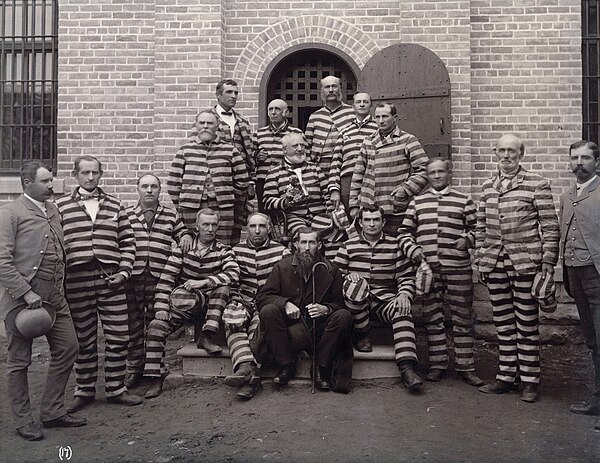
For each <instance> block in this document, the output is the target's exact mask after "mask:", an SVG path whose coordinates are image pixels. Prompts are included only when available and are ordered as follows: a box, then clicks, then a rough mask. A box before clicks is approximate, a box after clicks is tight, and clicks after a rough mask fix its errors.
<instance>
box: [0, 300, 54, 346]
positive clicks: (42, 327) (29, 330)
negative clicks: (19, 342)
mask: <svg viewBox="0 0 600 463" xmlns="http://www.w3.org/2000/svg"><path fill="white" fill-rule="evenodd" d="M55 320H56V311H55V310H54V306H53V305H52V304H50V303H49V302H46V301H43V302H42V306H41V307H38V308H37V309H28V308H27V304H26V303H25V302H23V303H22V304H19V305H17V306H16V307H14V308H13V309H12V310H11V311H10V312H8V314H7V315H6V320H5V322H6V329H7V330H8V331H10V332H11V333H12V334H13V335H15V336H19V337H21V338H26V339H34V338H37V337H39V336H43V335H45V334H47V333H48V332H49V331H50V330H51V329H52V327H53V326H54V322H55Z"/></svg>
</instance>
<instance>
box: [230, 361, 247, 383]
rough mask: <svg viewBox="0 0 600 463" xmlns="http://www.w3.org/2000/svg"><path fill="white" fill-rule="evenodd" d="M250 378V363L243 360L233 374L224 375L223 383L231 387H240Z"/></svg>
mask: <svg viewBox="0 0 600 463" xmlns="http://www.w3.org/2000/svg"><path fill="white" fill-rule="evenodd" d="M251 378H252V368H251V364H250V362H243V363H241V364H240V366H239V368H238V370H237V371H236V372H235V373H234V374H233V375H229V376H225V384H227V385H228V386H231V387H242V386H243V385H244V384H247V383H250V379H251Z"/></svg>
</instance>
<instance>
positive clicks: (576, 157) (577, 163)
mask: <svg viewBox="0 0 600 463" xmlns="http://www.w3.org/2000/svg"><path fill="white" fill-rule="evenodd" d="M599 159H600V158H599ZM569 161H570V163H571V170H572V171H573V173H574V174H575V177H577V181H578V182H579V183H585V182H587V181H588V180H589V179H591V178H592V177H593V176H594V174H595V173H596V169H597V168H598V159H595V158H594V153H593V152H592V150H591V149H589V148H588V147H587V146H582V147H580V148H576V149H574V150H572V151H571V156H570V158H569Z"/></svg>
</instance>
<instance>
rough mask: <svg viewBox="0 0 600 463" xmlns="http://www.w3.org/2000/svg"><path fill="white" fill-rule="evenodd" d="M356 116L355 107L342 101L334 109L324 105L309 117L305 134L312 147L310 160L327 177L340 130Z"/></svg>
mask: <svg viewBox="0 0 600 463" xmlns="http://www.w3.org/2000/svg"><path fill="white" fill-rule="evenodd" d="M355 117H356V116H354V108H352V106H350V105H347V104H346V103H341V104H340V105H339V106H338V107H337V108H335V109H334V110H333V111H332V110H331V109H329V108H328V107H327V106H323V107H321V108H319V109H317V110H316V111H315V112H314V113H312V114H311V115H310V117H309V118H308V123H307V124H306V130H305V131H304V135H305V137H306V141H307V142H308V148H309V149H310V160H311V161H312V162H314V163H316V164H317V165H318V166H319V167H320V168H321V170H322V171H323V173H324V174H325V176H326V177H327V178H329V175H330V173H329V171H330V169H331V162H332V160H333V152H334V149H335V146H336V145H337V143H338V141H339V140H338V139H339V136H340V131H341V130H342V129H343V128H345V127H346V126H348V125H350V123H351V122H352V120H353V119H354V118H355Z"/></svg>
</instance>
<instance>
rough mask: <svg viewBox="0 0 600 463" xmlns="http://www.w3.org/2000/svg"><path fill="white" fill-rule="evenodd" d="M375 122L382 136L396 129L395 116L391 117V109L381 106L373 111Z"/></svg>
mask: <svg viewBox="0 0 600 463" xmlns="http://www.w3.org/2000/svg"><path fill="white" fill-rule="evenodd" d="M375 122H376V123H377V127H378V128H379V131H380V132H381V133H383V134H384V135H386V134H388V133H390V132H391V131H392V130H394V127H396V116H392V108H390V107H389V106H382V107H380V108H377V109H376V110H375Z"/></svg>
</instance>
